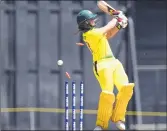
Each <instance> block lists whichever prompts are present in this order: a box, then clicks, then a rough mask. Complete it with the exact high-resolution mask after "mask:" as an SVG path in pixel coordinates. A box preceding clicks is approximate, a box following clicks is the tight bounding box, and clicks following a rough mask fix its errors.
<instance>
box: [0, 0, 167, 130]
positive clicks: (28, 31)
mask: <svg viewBox="0 0 167 131" xmlns="http://www.w3.org/2000/svg"><path fill="white" fill-rule="evenodd" d="M107 2H108V3H109V4H111V5H112V6H113V7H114V8H116V9H120V10H123V11H125V13H126V15H127V16H128V18H129V25H128V27H127V29H125V30H121V31H120V32H119V33H118V34H117V36H116V37H114V38H113V39H112V40H110V43H111V46H112V49H113V52H114V54H115V56H116V57H117V58H118V59H119V60H120V61H121V62H122V63H123V64H124V67H125V69H126V72H127V74H128V76H129V80H130V82H135V83H136V87H135V93H134V96H133V98H132V100H131V102H130V104H129V106H128V112H127V114H128V115H127V118H126V119H127V128H128V129H133V130H140V129H144V130H147V129H148V130H156V129H157V130H158V129H160V130H166V129H167V128H166V123H167V120H166V116H167V115H166V107H167V100H166V92H167V91H166V88H167V86H166V73H167V72H166V71H167V70H166V69H167V68H166V51H167V43H166V37H167V34H166V29H167V27H166V20H167V6H166V5H167V4H166V1H165V0H164V1H163V0H161V1H158V0H157V1H152V0H147V1H139V0H138V1H126V0H125V1H122V0H117V1H114V0H113V1H107ZM82 9H89V10H91V11H92V12H94V13H97V14H98V15H99V23H98V26H103V25H105V24H106V23H107V22H108V21H109V20H110V19H111V17H110V16H108V15H106V14H104V13H103V12H101V11H100V10H99V9H98V8H97V5H96V1H90V0H89V1H83V0H71V1H70V0H68V1H63V0H48V1H42V0H41V1H38V0H36V1H33V0H31V1H26V0H24V1H19V0H18V1H14V0H12V1H10V0H6V1H5V0H1V1H0V91H1V92H0V96H1V97H0V106H1V116H0V129H31V130H34V129H47V130H52V129H53V130H57V129H59V130H60V129H62V130H63V129H64V125H65V124H64V113H63V111H64V110H63V108H64V81H65V80H68V79H67V78H66V76H65V72H66V71H67V72H69V74H70V75H71V77H72V79H71V80H68V81H69V83H70V82H71V81H72V80H75V81H76V83H77V90H76V93H77V99H76V104H77V108H78V109H79V84H80V81H84V91H85V92H84V93H85V94H84V108H85V109H87V110H88V111H87V113H85V114H84V129H85V130H87V129H90V130H91V129H93V128H94V127H95V121H96V109H97V104H98V98H99V94H100V87H99V84H98V82H97V81H96V79H95V77H94V75H93V72H92V57H91V54H90V52H89V50H88V49H87V48H86V46H77V45H76V44H75V43H76V42H82V39H81V34H77V35H74V33H75V32H76V31H77V25H76V15H77V13H78V12H79V11H80V10H82ZM59 59H62V60H63V61H64V65H63V67H58V66H57V60H59ZM70 92H71V84H70ZM115 92H116V91H115ZM70 103H71V96H70ZM70 108H71V105H70ZM141 112H142V113H141ZM78 121H79V116H78V115H77V129H78V128H79V123H78ZM109 128H110V129H115V125H113V124H110V127H109Z"/></svg>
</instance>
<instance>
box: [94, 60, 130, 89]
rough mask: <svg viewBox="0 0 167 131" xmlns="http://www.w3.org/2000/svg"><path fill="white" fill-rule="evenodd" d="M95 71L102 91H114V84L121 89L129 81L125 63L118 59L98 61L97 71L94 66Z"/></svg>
mask: <svg viewBox="0 0 167 131" xmlns="http://www.w3.org/2000/svg"><path fill="white" fill-rule="evenodd" d="M93 72H94V74H95V76H96V78H97V80H98V82H99V84H100V87H101V89H102V91H108V92H113V89H114V85H115V86H116V88H117V89H118V91H120V90H121V88H122V87H123V85H125V84H128V83H129V80H128V77H127V75H126V73H125V70H124V68H123V65H122V63H121V62H120V61H119V60H118V59H113V58H107V59H103V60H100V61H98V62H97V71H96V70H95V66H94V67H93Z"/></svg>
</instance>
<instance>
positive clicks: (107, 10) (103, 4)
mask: <svg viewBox="0 0 167 131" xmlns="http://www.w3.org/2000/svg"><path fill="white" fill-rule="evenodd" d="M97 6H98V7H99V8H100V9H101V10H102V11H104V12H105V13H107V14H108V15H116V14H119V12H118V11H117V10H116V9H114V8H113V7H112V6H110V5H109V4H108V3H107V2H105V1H103V0H100V1H98V2H97Z"/></svg>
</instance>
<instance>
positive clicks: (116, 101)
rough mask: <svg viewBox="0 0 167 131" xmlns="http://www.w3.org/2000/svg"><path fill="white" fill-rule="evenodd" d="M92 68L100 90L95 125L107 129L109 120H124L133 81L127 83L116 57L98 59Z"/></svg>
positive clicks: (131, 93)
mask: <svg viewBox="0 0 167 131" xmlns="http://www.w3.org/2000/svg"><path fill="white" fill-rule="evenodd" d="M93 70H94V74H95V76H96V78H97V80H98V81H99V84H100V87H101V90H102V92H101V94H100V98H99V105H98V112H97V120H96V125H97V126H100V127H102V128H103V129H107V128H108V122H109V120H111V121H112V122H118V121H125V115H126V108H127V106H128V103H129V101H130V99H131V97H132V95H133V87H134V83H129V80H128V77H127V75H126V73H125V70H124V68H123V65H122V64H121V62H120V61H119V60H117V59H112V58H106V59H103V60H100V61H98V62H97V63H95V65H94V68H93ZM114 85H116V88H117V89H118V94H117V95H116V98H115V94H113V90H114ZM113 105H114V106H113Z"/></svg>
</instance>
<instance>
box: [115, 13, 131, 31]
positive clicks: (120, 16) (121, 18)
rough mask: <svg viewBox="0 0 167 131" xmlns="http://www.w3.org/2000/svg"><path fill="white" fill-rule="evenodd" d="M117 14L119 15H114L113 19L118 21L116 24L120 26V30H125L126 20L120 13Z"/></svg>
mask: <svg viewBox="0 0 167 131" xmlns="http://www.w3.org/2000/svg"><path fill="white" fill-rule="evenodd" d="M118 12H119V13H117V14H116V15H114V17H115V18H117V19H118V23H119V24H120V25H121V26H122V28H126V27H127V25H128V19H127V17H126V16H125V15H124V13H123V12H122V11H118Z"/></svg>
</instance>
